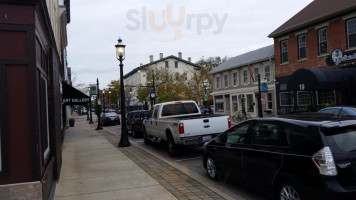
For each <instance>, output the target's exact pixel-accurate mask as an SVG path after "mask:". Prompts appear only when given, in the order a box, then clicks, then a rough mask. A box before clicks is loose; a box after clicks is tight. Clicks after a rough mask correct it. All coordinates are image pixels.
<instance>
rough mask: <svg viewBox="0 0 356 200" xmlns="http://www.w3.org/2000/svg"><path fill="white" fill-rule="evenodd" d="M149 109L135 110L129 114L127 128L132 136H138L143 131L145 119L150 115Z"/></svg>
mask: <svg viewBox="0 0 356 200" xmlns="http://www.w3.org/2000/svg"><path fill="white" fill-rule="evenodd" d="M148 113H149V111H148V110H135V111H131V112H129V113H128V114H127V119H126V128H127V131H130V132H131V134H132V136H134V137H138V135H142V133H143V130H144V129H143V119H145V118H146V117H147V116H148Z"/></svg>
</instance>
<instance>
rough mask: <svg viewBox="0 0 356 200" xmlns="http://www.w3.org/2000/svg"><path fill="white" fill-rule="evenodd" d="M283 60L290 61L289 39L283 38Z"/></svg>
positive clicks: (284, 61)
mask: <svg viewBox="0 0 356 200" xmlns="http://www.w3.org/2000/svg"><path fill="white" fill-rule="evenodd" d="M281 62H282V63H286V62H288V40H283V41H282V42H281Z"/></svg>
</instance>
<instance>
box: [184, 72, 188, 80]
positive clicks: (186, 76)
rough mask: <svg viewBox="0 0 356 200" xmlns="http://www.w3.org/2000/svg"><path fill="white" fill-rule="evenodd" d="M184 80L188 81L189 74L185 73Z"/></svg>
mask: <svg viewBox="0 0 356 200" xmlns="http://www.w3.org/2000/svg"><path fill="white" fill-rule="evenodd" d="M184 79H185V80H188V73H187V72H184Z"/></svg>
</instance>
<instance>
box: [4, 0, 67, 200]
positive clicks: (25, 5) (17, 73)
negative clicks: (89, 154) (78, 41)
mask: <svg viewBox="0 0 356 200" xmlns="http://www.w3.org/2000/svg"><path fill="white" fill-rule="evenodd" d="M48 2H53V4H52V6H51V8H50V7H48V6H47V4H46V1H45V0H0V16H1V17H0V199H49V197H50V192H51V188H52V187H53V186H54V185H55V184H56V182H55V181H54V180H56V179H58V178H59V176H60V170H61V165H62V139H63V131H64V123H65V116H66V113H65V109H64V107H63V106H62V94H61V93H62V89H61V83H62V81H63V80H64V79H65V77H66V75H65V73H66V69H65V68H66V59H65V47H66V29H65V26H66V25H67V23H69V5H70V3H69V0H64V1H62V2H63V4H61V5H60V7H58V9H60V10H61V15H59V16H60V18H56V20H53V19H52V21H55V22H58V23H61V25H58V26H60V27H61V31H63V33H64V34H61V35H60V37H57V39H56V38H55V34H54V28H52V27H53V26H54V25H55V24H53V23H52V22H51V18H50V16H49V10H50V9H52V8H53V5H54V3H57V4H56V5H58V1H48ZM57 11H58V10H57ZM59 39H60V40H61V41H60V42H59V41H58V40H59Z"/></svg>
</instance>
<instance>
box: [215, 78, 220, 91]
mask: <svg viewBox="0 0 356 200" xmlns="http://www.w3.org/2000/svg"><path fill="white" fill-rule="evenodd" d="M215 80H216V88H217V89H218V88H220V76H217V77H216V78H215Z"/></svg>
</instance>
